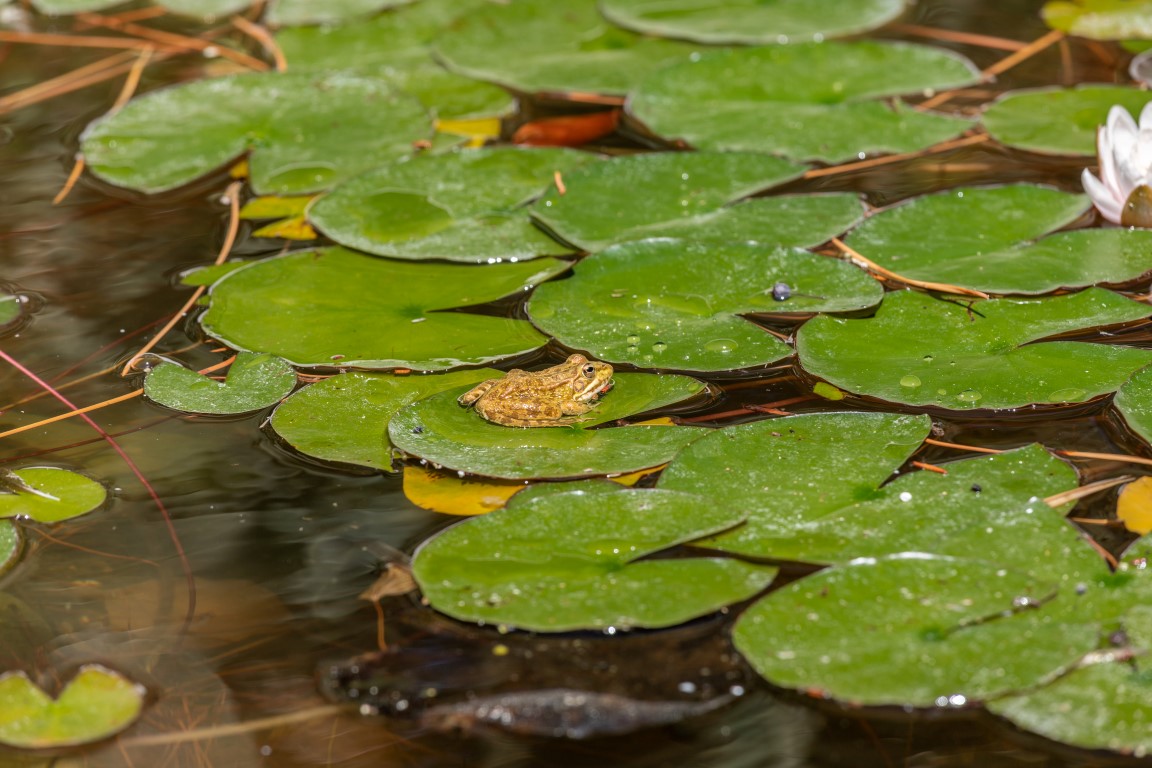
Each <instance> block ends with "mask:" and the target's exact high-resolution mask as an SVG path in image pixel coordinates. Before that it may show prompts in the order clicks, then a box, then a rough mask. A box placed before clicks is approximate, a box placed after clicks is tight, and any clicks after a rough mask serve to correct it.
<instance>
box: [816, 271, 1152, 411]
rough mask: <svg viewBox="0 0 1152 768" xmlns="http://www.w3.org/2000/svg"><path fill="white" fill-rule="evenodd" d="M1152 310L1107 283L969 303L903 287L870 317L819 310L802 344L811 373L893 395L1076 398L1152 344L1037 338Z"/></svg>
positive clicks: (1115, 383) (968, 399)
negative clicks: (838, 315)
mask: <svg viewBox="0 0 1152 768" xmlns="http://www.w3.org/2000/svg"><path fill="white" fill-rule="evenodd" d="M1147 315H1148V307H1147V306H1146V305H1144V304H1140V303H1138V302H1135V301H1132V300H1130V299H1126V298H1124V297H1122V296H1119V295H1117V294H1115V293H1111V292H1110V291H1105V290H1103V289H1100V288H1089V289H1088V290H1086V291H1081V292H1080V293H1076V294H1072V295H1067V296H1057V297H1054V298H1048V299H1011V300H1010V299H992V300H988V301H979V302H971V303H969V302H964V303H960V302H952V301H944V300H941V299H936V298H933V297H931V296H928V295H926V294H923V293H915V292H912V291H899V292H896V293H890V294H888V295H887V296H886V297H885V298H884V302H883V303H882V304H881V305H880V309H879V311H878V312H877V313H876V316H875V317H874V318H871V319H866V320H841V319H836V318H832V317H827V316H820V317H816V318H813V319H812V320H810V321H809V322H808V323H806V324H805V325H804V326H802V327H801V328H800V331H799V332H798V333H797V335H796V350H797V352H798V354H799V356H800V364H801V365H802V366H803V367H804V369H805V370H806V371H808V372H809V373H810V374H812V375H813V376H818V377H820V378H822V379H824V380H826V381H828V382H830V383H831V384H833V385H835V386H837V387H839V388H841V389H844V390H847V391H849V392H855V393H857V394H862V395H868V396H871V397H878V398H881V399H884V400H888V401H891V402H897V403H905V404H907V405H918V406H924V405H929V406H936V407H938V408H947V409H951V410H969V409H972V408H1019V407H1022V406H1025V405H1029V404H1032V403H1078V402H1084V401H1086V400H1091V399H1092V398H1094V397H1098V396H1100V395H1103V394H1107V393H1110V392H1114V391H1115V390H1116V389H1117V388H1118V387H1119V386H1120V385H1121V384H1122V383H1123V382H1124V380H1125V379H1127V378H1128V377H1129V376H1130V375H1131V374H1132V373H1133V372H1134V371H1135V370H1136V369H1137V368H1140V367H1142V366H1144V365H1145V364H1147V363H1148V362H1149V360H1152V352H1149V351H1148V350H1143V349H1135V348H1132V347H1120V346H1114V345H1105V344H1087V343H1083V342H1073V341H1045V342H1043V343H1036V344H1033V343H1029V342H1035V341H1038V340H1041V339H1044V338H1045V337H1048V336H1053V335H1056V334H1060V333H1068V332H1071V331H1077V330H1082V329H1089V328H1094V327H1098V326H1104V325H1112V324H1116V323H1125V322H1131V321H1134V320H1139V319H1142V318H1144V317H1147Z"/></svg>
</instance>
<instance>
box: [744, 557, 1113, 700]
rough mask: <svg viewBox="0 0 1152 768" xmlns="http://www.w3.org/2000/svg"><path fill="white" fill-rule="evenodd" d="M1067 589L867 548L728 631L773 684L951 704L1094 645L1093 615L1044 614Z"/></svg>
mask: <svg viewBox="0 0 1152 768" xmlns="http://www.w3.org/2000/svg"><path fill="white" fill-rule="evenodd" d="M1068 592H1069V593H1070V592H1071V590H1068ZM1074 599H1075V597H1074V595H1072V596H1070V595H1068V594H1066V593H1065V592H1064V591H1059V592H1058V591H1057V589H1056V588H1055V587H1054V586H1053V585H1051V584H1047V583H1044V582H1037V581H1036V580H1035V579H1033V578H1031V577H1028V576H1022V575H1019V574H1015V573H1013V572H1011V571H1006V570H1004V569H1003V568H1001V567H999V566H996V565H992V564H988V563H983V562H980V561H979V560H962V559H953V558H942V557H934V556H929V555H922V554H907V555H902V556H897V557H893V558H888V559H881V560H873V559H870V558H868V559H862V560H860V561H857V562H855V563H852V564H850V565H847V566H838V567H835V568H830V569H828V570H826V571H822V572H820V573H818V574H815V575H814V576H809V577H807V578H804V579H801V580H800V581H797V582H794V583H792V584H789V585H788V586H786V587H784V588H783V589H780V590H778V591H776V592H774V593H772V594H770V595H769V596H768V597H766V598H764V599H762V600H761V601H759V602H758V603H756V605H754V606H752V607H751V608H750V609H748V610H747V611H745V613H744V615H742V616H741V617H740V620H739V621H738V622H737V623H736V627H735V629H734V630H733V639H734V640H735V643H736V647H737V648H739V649H740V651H741V653H743V654H744V656H745V657H746V658H747V659H748V660H749V661H750V662H751V663H752V666H754V667H755V668H756V669H757V671H759V672H760V674H762V675H764V677H765V678H767V679H768V680H769V681H770V682H772V683H773V684H774V685H779V686H783V687H787V688H799V689H802V690H805V691H807V692H808V693H809V695H819V696H822V697H828V698H835V699H839V700H841V701H845V702H851V703H853V704H893V705H901V706H912V707H941V708H947V707H958V706H964V705H966V704H968V703H971V702H975V701H981V700H984V699H987V698H990V697H993V696H997V695H1000V694H1003V693H1007V692H1011V691H1018V690H1021V689H1024V688H1029V687H1031V686H1034V685H1038V684H1041V683H1044V682H1047V681H1048V680H1050V679H1052V678H1053V677H1055V676H1056V675H1058V674H1060V673H1061V672H1064V671H1066V670H1068V669H1070V668H1071V667H1072V666H1073V665H1074V664H1075V663H1076V662H1077V661H1078V660H1079V658H1080V656H1082V655H1083V654H1084V653H1086V652H1088V651H1090V650H1092V649H1093V648H1094V647H1095V646H1096V642H1097V635H1098V632H1099V630H1100V628H1099V626H1097V625H1095V624H1091V623H1087V622H1084V623H1063V624H1057V623H1056V622H1055V621H1052V620H1051V619H1050V617H1049V616H1048V615H1047V614H1048V612H1049V610H1050V608H1049V606H1048V603H1050V602H1052V603H1054V602H1058V601H1072V600H1074ZM894 659H897V660H899V659H903V660H905V663H898V664H896V665H895V666H894V665H893V660H894Z"/></svg>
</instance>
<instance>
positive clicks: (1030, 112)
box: [981, 85, 1150, 155]
mask: <svg viewBox="0 0 1152 768" xmlns="http://www.w3.org/2000/svg"><path fill="white" fill-rule="evenodd" d="M1149 98H1150V97H1149V95H1148V92H1147V91H1143V90H1140V89H1138V88H1133V87H1126V86H1120V85H1079V86H1076V87H1074V88H1034V89H1028V90H1020V91H1009V92H1008V93H1006V94H1004V95H1003V96H1001V97H1000V98H999V99H997V100H996V101H994V102H992V104H991V106H989V107H988V108H987V109H985V110H984V116H983V118H982V120H981V121H982V122H983V124H984V127H985V128H986V129H987V130H988V133H989V134H991V135H992V138H994V139H996V140H997V141H999V142H1000V143H1002V144H1007V145H1008V146H1011V147H1016V148H1017V149H1025V150H1028V151H1030V152H1046V153H1049V154H1054V155H1095V154H1096V129H1097V128H1098V127H1099V126H1101V125H1104V122H1105V120H1107V118H1108V110H1109V109H1110V108H1111V107H1112V106H1113V105H1115V104H1119V105H1120V106H1122V107H1125V108H1127V110H1128V111H1129V112H1131V113H1132V114H1133V115H1139V114H1140V110H1141V109H1142V108H1143V107H1144V105H1145V104H1146V103H1147V102H1148V101H1149Z"/></svg>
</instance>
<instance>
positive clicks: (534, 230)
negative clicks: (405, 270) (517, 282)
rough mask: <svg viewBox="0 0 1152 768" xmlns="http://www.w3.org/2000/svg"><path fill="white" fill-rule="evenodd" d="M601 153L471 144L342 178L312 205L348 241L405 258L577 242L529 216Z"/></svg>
mask: <svg viewBox="0 0 1152 768" xmlns="http://www.w3.org/2000/svg"><path fill="white" fill-rule="evenodd" d="M593 160H595V156H594V155H590V154H587V153H581V152H576V151H573V150H565V149H531V150H526V149H512V148H501V149H471V150H463V151H458V152H451V153H448V154H444V155H437V156H419V157H413V158H409V159H407V160H402V161H399V162H396V163H392V164H390V165H386V166H383V167H381V168H377V169H376V170H374V171H370V172H368V173H365V174H362V175H360V176H357V177H355V178H354V179H351V180H349V181H347V182H345V183H343V184H340V185H338V186H337V187H336V188H334V189H333V190H332V192H331V193H329V194H327V195H325V196H324V197H322V198H320V199H319V200H318V201H317V202H316V203H314V204H313V205H312V207H311V208H310V209H309V211H308V218H309V220H311V222H312V223H313V224H315V225H316V226H317V227H318V228H319V229H320V230H321V231H322V232H324V234H326V235H328V236H329V237H331V238H332V239H333V240H335V241H336V242H338V243H341V244H342V245H346V246H349V247H351V248H358V249H359V250H362V251H368V252H369V253H375V254H378V255H381V256H391V257H393V258H402V259H447V260H449V261H460V262H469V263H475V264H483V263H493V262H500V261H517V260H524V259H531V258H535V257H536V256H542V255H562V254H567V253H570V252H571V249H570V248H568V247H566V246H563V245H561V244H560V243H558V242H556V241H555V240H553V239H552V238H550V237H548V235H546V234H544V232H542V231H541V230H540V229H539V228H538V227H536V226H535V225H534V224H533V223H532V222H531V220H530V219H529V218H528V211H527V205H528V204H529V203H531V201H532V200H533V199H535V198H536V197H538V196H540V195H541V194H542V193H543V192H544V189H545V188H546V187H547V186H548V185H549V184H551V183H552V179H553V175H554V174H557V173H561V174H563V173H567V172H569V171H570V170H572V169H573V168H577V167H579V166H580V165H582V164H584V163H586V162H591V161H593Z"/></svg>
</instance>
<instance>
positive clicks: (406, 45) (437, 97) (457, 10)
mask: <svg viewBox="0 0 1152 768" xmlns="http://www.w3.org/2000/svg"><path fill="white" fill-rule="evenodd" d="M309 5H310V6H312V7H317V8H324V7H326V4H318V3H315V2H309ZM487 5H489V3H488V2H487V0H420V2H416V3H412V4H411V5H403V6H400V7H397V8H394V9H392V10H390V11H389V12H387V13H381V14H379V15H377V16H373V17H372V18H369V19H358V20H356V21H354V22H352V23H347V24H342V25H339V26H337V25H331V24H325V25H321V26H313V27H294V28H291V29H284V30H281V31H280V32H279V33H278V34H277V35H276V43H277V44H278V45H279V46H280V49H281V51H283V53H284V57H285V59H287V61H288V66H289V67H290V68H291V69H292V70H302V69H306V70H321V69H323V70H334V69H341V70H354V71H357V72H362V73H364V74H369V75H373V76H375V77H380V78H384V79H385V80H387V81H388V82H390V83H392V84H393V85H395V86H396V87H398V88H400V89H401V90H403V91H405V92H406V93H410V94H412V95H413V96H415V97H416V98H418V99H420V101H421V102H422V103H423V104H424V106H425V107H426V108H427V109H428V110H430V111H432V112H433V113H434V114H435V115H436V116H437V117H438V118H440V119H452V120H460V119H469V118H471V119H475V118H482V117H500V116H503V115H506V114H508V113H509V112H511V111H512V109H513V108H514V107H515V99H514V98H513V97H512V96H511V95H510V94H509V93H508V92H507V91H505V90H504V89H503V88H500V87H498V86H495V85H491V84H489V83H482V82H479V81H476V80H473V79H471V78H467V77H464V76H462V75H459V74H456V73H455V72H448V71H446V70H445V69H444V68H443V67H442V66H440V64H438V63H437V62H436V60H435V59H434V58H433V57H432V51H431V42H432V40H433V39H434V38H435V37H436V36H437V35H439V34H440V33H441V32H442V31H443V30H444V29H446V28H447V27H448V26H449V24H450V23H451V22H452V21H454V20H455V19H456V18H458V17H460V16H463V15H465V14H470V13H474V12H476V10H477V9H479V8H482V7H485V6H487Z"/></svg>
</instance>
